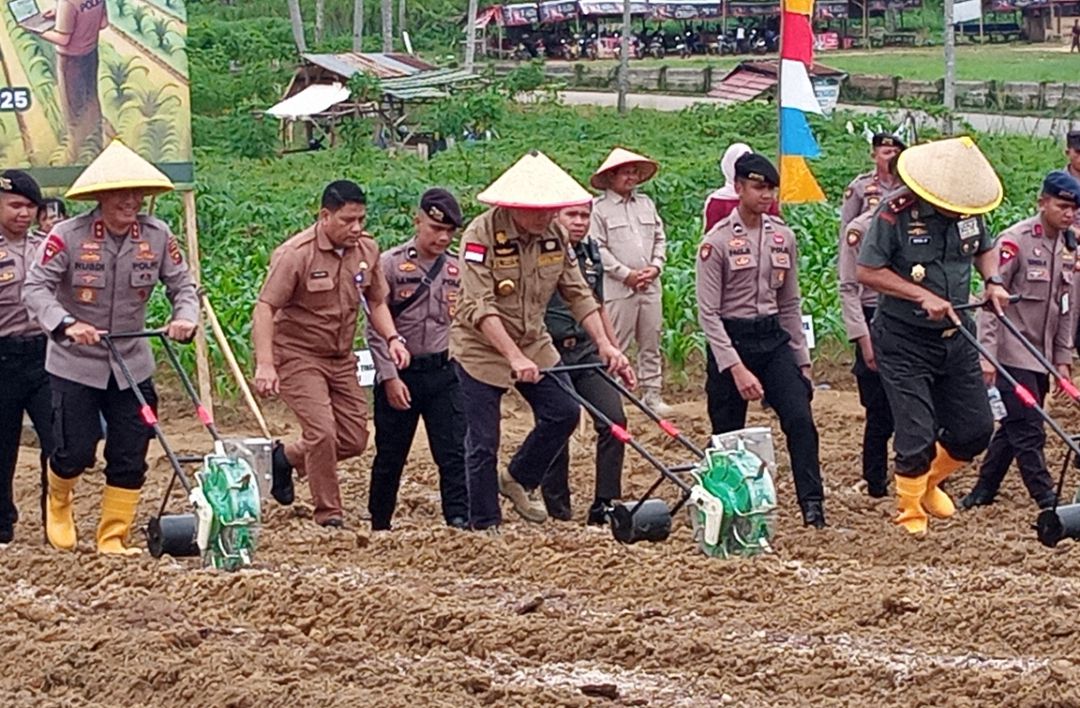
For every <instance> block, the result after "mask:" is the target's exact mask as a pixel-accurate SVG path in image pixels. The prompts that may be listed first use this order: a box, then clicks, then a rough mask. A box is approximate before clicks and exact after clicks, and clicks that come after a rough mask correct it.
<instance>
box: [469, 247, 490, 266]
mask: <svg viewBox="0 0 1080 708" xmlns="http://www.w3.org/2000/svg"><path fill="white" fill-rule="evenodd" d="M486 257H487V246H485V245H484V244H482V243H475V242H474V243H466V244H465V260H466V261H469V262H470V263H483V262H484V258H486Z"/></svg>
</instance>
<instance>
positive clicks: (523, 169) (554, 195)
mask: <svg viewBox="0 0 1080 708" xmlns="http://www.w3.org/2000/svg"><path fill="white" fill-rule="evenodd" d="M476 201H478V202H480V203H482V204H490V205H492V206H502V207H516V208H519V209H562V208H563V207H568V206H576V205H578V204H586V203H588V202H590V201H592V195H591V194H589V192H588V190H586V189H585V188H584V187H582V186H581V185H580V184H578V183H577V180H575V179H574V178H573V177H571V176H570V175H568V174H567V173H566V172H564V171H563V169H562V168H561V167H559V166H558V165H556V164H555V163H554V162H552V161H551V158H549V157H548V156H547V155H545V154H544V153H542V152H539V151H537V150H533V151H532V152H530V153H528V154H527V155H525V156H524V157H522V158H521V159H520V160H518V161H517V162H515V163H514V165H513V166H512V167H511V168H510V169H508V170H507V171H506V172H503V173H502V174H501V175H499V178H498V179H497V180H495V181H494V182H492V183H491V184H490V185H488V188H487V189H485V190H484V191H482V192H480V193H479V194H477V195H476Z"/></svg>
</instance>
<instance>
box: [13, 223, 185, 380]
mask: <svg viewBox="0 0 1080 708" xmlns="http://www.w3.org/2000/svg"><path fill="white" fill-rule="evenodd" d="M158 282H162V283H164V284H165V294H166V295H167V296H168V298H169V301H170V302H171V303H172V307H173V319H182V320H188V321H190V322H198V321H199V298H198V295H197V294H196V292H195V283H194V281H193V280H192V279H191V274H190V273H188V268H187V264H186V263H184V257H183V254H182V253H181V252H180V246H179V245H178V244H177V243H176V239H175V238H174V237H173V235H172V232H170V231H169V227H168V226H167V225H166V224H165V222H163V221H161V220H159V219H155V218H154V217H152V216H146V215H140V216H139V220H138V222H137V223H136V224H135V226H134V227H133V228H132V230H131V233H130V234H128V235H127V236H124V237H123V238H119V237H116V236H113V235H111V234H108V233H107V232H106V229H105V225H104V223H103V222H102V221H101V219H100V216H99V213H98V211H97V210H96V209H95V210H94V211H93V212H91V213H89V214H84V215H82V216H77V217H75V218H74V219H68V220H66V221H62V222H60V223H59V224H57V225H56V226H54V227H53V230H52V233H50V234H49V236H48V237H47V238H46V239H45V241H44V242H42V244H41V245H40V246H39V247H38V250H37V252H36V253H35V254H34V259H33V262H32V264H31V266H30V269H29V271H28V272H27V275H26V284H25V285H24V286H23V303H24V304H25V305H26V307H27V308H28V309H29V310H30V314H31V316H33V317H35V318H36V319H37V321H38V322H40V323H41V326H42V328H43V329H44V330H45V331H46V332H52V331H54V330H55V329H56V328H57V327H59V326H60V324H61V323H62V321H63V319H64V317H65V316H67V315H71V316H72V317H74V318H75V319H77V320H79V321H81V322H86V323H88V324H91V325H93V326H95V327H97V328H98V329H102V330H107V331H109V332H131V331H135V330H141V329H144V328H145V327H146V301H147V300H149V299H150V294H151V293H152V292H153V290H154V286H155V285H157V284H158ZM116 348H117V350H118V351H119V353H120V355H121V356H122V357H123V358H124V361H125V362H126V363H127V365H128V368H129V369H131V373H132V375H133V376H134V377H135V380H136V381H143V380H145V379H148V378H150V375H151V374H152V373H154V355H153V353H152V352H151V350H150V342H149V341H147V340H146V339H120V340H117V341H116ZM45 370H46V371H48V372H49V373H50V374H55V375H56V376H59V377H61V378H65V379H68V380H70V381H75V382H76V383H80V384H83V385H85V386H90V387H92V388H97V389H105V388H108V385H109V377H110V376H112V377H114V378H115V379H116V384H117V386H119V387H120V388H121V389H125V388H127V381H126V380H125V379H124V376H123V373H122V372H121V371H120V368H119V367H118V366H117V365H116V363H115V362H113V361H111V359H110V357H109V351H108V349H106V348H105V346H104V345H98V346H82V345H78V344H71V343H69V342H67V341H58V340H50V341H49V345H48V349H47V353H46V356H45Z"/></svg>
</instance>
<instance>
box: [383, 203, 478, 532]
mask: <svg viewBox="0 0 1080 708" xmlns="http://www.w3.org/2000/svg"><path fill="white" fill-rule="evenodd" d="M413 223H414V224H415V227H416V236H415V237H413V238H411V239H409V240H408V241H406V242H405V243H403V244H402V245H400V246H397V247H396V248H392V249H390V250H389V251H387V252H385V253H383V254H382V257H381V259H380V266H381V268H380V269H381V271H382V277H383V278H384V279H385V280H386V281H387V288H388V291H389V292H388V294H387V304H388V305H389V307H390V313H391V314H392V315H393V316H394V324H395V325H396V326H397V330H398V332H400V333H401V335H402V336H403V337H405V339H406V340H407V344H406V346H407V347H408V349H409V353H410V354H411V355H412V360H411V362H410V363H409V366H408V368H406V369H402V370H401V371H398V369H397V367H396V366H394V363H393V360H392V359H391V358H390V353H389V350H388V349H387V346H386V340H385V339H383V338H382V337H381V336H379V333H378V332H376V331H375V328H374V327H372V326H371V323H370V322H368V327H367V339H368V344H369V345H370V346H371V354H372V357H373V358H374V360H375V373H376V376H377V379H378V380H377V383H376V387H375V462H374V464H373V465H372V467H371V491H370V493H369V494H368V511H370V512H371V528H372V529H375V530H388V529H389V528H390V521H391V519H392V517H393V515H394V507H395V506H396V504H397V494H398V487H399V486H400V484H401V470H402V468H404V467H405V461H406V459H408V456H409V450H410V449H411V448H412V444H413V437H414V436H415V435H416V424H417V423H419V422H420V419H421V418H423V419H424V429H425V430H426V431H427V437H428V443H429V444H430V446H431V454H432V457H434V458H435V464H436V465H438V467H439V493H440V496H441V498H442V512H443V518H444V519H445V520H446V523H447V525H448V526H452V527H454V528H459V529H464V528H467V527H468V525H469V499H468V492H467V491H466V489H465V411H464V410H463V409H462V407H461V392H460V390H459V387H458V380H457V376H456V375H455V374H454V369H453V367H452V366H451V365H450V357H449V352H448V347H449V342H450V321H451V319H453V317H454V313H455V312H456V311H457V299H458V289H459V286H460V282H461V281H460V276H461V271H460V267H459V266H458V263H457V254H456V253H453V252H452V251H450V250H448V249H449V247H450V243H451V242H452V241H453V240H454V236H455V234H456V233H457V230H458V229H459V228H460V227H461V207H460V206H458V203H457V200H456V199H454V196H453V195H452V194H450V192H448V191H446V190H445V189H429V190H428V191H426V192H424V194H423V196H421V197H420V210H419V211H418V212H417V213H416V216H415V217H414V219H413Z"/></svg>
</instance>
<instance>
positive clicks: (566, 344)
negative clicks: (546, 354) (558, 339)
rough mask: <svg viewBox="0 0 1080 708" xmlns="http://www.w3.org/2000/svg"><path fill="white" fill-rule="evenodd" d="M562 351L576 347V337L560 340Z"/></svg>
mask: <svg viewBox="0 0 1080 708" xmlns="http://www.w3.org/2000/svg"><path fill="white" fill-rule="evenodd" d="M562 346H563V349H573V348H575V347H577V337H567V338H566V339H564V340H562Z"/></svg>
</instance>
